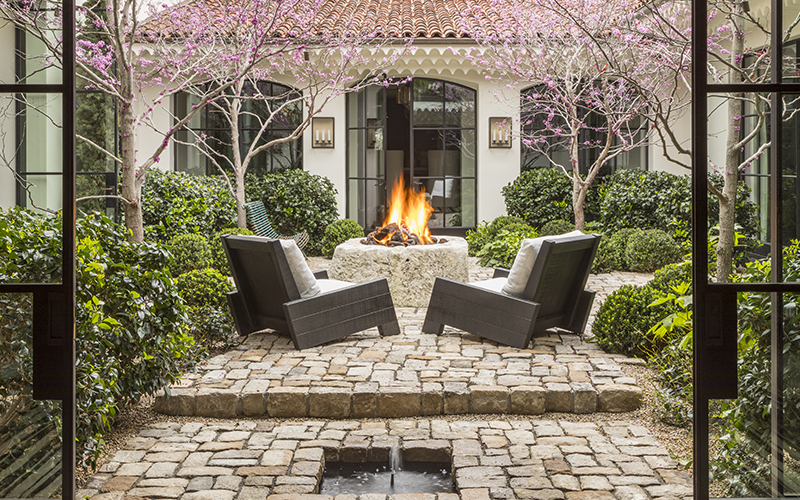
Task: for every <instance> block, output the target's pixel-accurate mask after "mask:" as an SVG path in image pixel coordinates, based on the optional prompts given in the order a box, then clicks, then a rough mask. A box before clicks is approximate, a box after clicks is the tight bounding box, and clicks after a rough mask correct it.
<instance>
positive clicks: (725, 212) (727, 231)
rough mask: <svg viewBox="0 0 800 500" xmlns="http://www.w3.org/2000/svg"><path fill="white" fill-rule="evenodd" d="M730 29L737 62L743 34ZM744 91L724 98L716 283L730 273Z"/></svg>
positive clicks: (736, 79)
mask: <svg viewBox="0 0 800 500" xmlns="http://www.w3.org/2000/svg"><path fill="white" fill-rule="evenodd" d="M731 30H732V32H733V37H732V42H731V61H732V62H733V63H734V64H738V61H739V58H741V56H742V54H743V53H744V34H742V33H741V32H740V31H739V29H738V27H737V26H736V23H735V22H731ZM729 80H730V83H741V81H742V76H741V74H740V73H739V72H738V71H732V72H731V76H730V78H729ZM743 97H744V94H741V93H736V94H732V95H730V97H729V99H728V136H727V141H726V142H727V143H726V150H725V171H724V172H723V177H724V178H723V183H724V184H723V187H722V196H720V198H719V241H718V242H717V249H716V254H717V272H716V280H717V282H719V283H727V282H729V281H730V274H731V272H733V246H734V243H735V221H736V218H735V216H736V213H735V212H736V210H735V206H736V187H737V184H738V182H739V154H740V151H739V150H740V146H739V141H740V140H741V137H740V131H739V128H740V126H741V125H742V124H743V122H742V113H743V110H744V101H743V100H742V99H743Z"/></svg>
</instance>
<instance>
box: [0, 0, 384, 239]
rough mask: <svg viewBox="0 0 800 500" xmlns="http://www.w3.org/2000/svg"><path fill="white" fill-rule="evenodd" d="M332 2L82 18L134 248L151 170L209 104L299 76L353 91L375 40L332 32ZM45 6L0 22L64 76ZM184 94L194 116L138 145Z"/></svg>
mask: <svg viewBox="0 0 800 500" xmlns="http://www.w3.org/2000/svg"><path fill="white" fill-rule="evenodd" d="M331 1H332V0H243V1H236V2H234V1H232V0H197V1H194V2H190V3H181V4H179V5H176V6H170V5H167V4H163V5H149V6H148V5H147V4H146V3H144V2H142V1H141V0H125V1H123V2H119V1H117V0H101V1H99V2H98V3H96V4H93V5H84V6H82V7H80V8H79V12H78V19H79V27H78V31H79V33H78V40H79V41H78V43H77V66H78V76H79V78H80V79H81V82H82V85H84V86H85V88H87V89H96V90H99V91H102V92H104V93H106V94H108V95H110V96H112V97H113V98H114V99H115V101H116V103H117V106H118V113H119V119H118V124H119V135H120V148H119V151H110V150H108V149H104V148H103V147H102V145H100V144H93V145H94V146H96V147H97V148H99V149H101V150H102V151H104V153H105V154H106V155H108V156H109V157H111V158H113V161H115V162H117V163H118V164H119V165H120V167H121V172H122V187H121V193H120V199H121V200H122V202H123V207H124V211H125V223H126V226H127V228H128V229H129V230H130V231H131V236H130V238H131V240H132V241H137V242H138V241H142V239H143V237H144V231H143V226H142V212H141V205H140V203H141V188H142V184H143V183H144V182H145V179H146V176H147V171H148V169H150V168H151V167H152V166H153V165H155V164H156V163H157V162H158V161H159V158H160V156H161V155H162V153H163V152H164V150H165V149H166V148H167V146H168V144H169V142H170V140H171V139H172V138H173V137H174V136H175V134H176V132H177V131H179V130H181V129H183V127H184V126H185V125H186V124H187V123H189V122H190V121H191V120H192V119H193V118H194V117H195V116H196V115H197V114H198V113H199V112H200V111H201V110H202V109H203V108H204V107H205V106H207V105H208V104H209V103H210V102H217V101H215V100H218V99H220V98H224V97H223V96H225V95H235V94H236V93H237V92H236V88H237V85H239V86H241V85H242V82H244V81H245V80H247V79H250V80H262V79H265V78H270V77H272V76H273V75H278V74H292V75H293V76H296V77H298V78H299V79H300V80H299V81H300V84H299V87H300V88H301V89H304V90H305V89H308V88H311V87H312V86H313V87H314V88H315V89H318V94H319V92H322V89H323V88H327V89H331V88H335V87H340V86H344V85H345V84H347V83H348V81H349V78H351V77H352V75H351V76H347V72H348V71H351V70H353V69H354V68H356V67H357V66H359V64H362V63H363V61H364V60H365V55H364V54H362V53H361V52H360V49H361V48H363V47H364V42H365V41H366V40H369V39H370V37H371V35H372V34H370V33H359V32H356V31H354V30H353V29H350V28H351V26H347V25H346V23H344V24H343V21H342V18H341V17H340V18H339V20H338V21H337V25H335V26H327V25H324V21H325V16H324V9H325V8H326V5H327V4H328V3H330V2H331ZM46 4H47V2H46V1H45V2H36V3H33V2H27V1H23V2H16V1H14V2H11V1H8V0H0V17H2V19H5V20H6V21H10V22H13V23H15V24H16V25H18V26H21V27H23V29H25V30H27V31H28V33H29V34H31V35H33V36H34V37H36V38H37V39H38V40H41V42H42V43H43V44H44V45H45V47H46V49H47V50H46V51H45V52H47V53H48V54H52V55H50V56H48V57H46V58H44V59H43V60H42V67H43V68H44V67H47V66H58V65H59V64H60V61H59V57H60V54H61V47H60V43H61V38H60V36H59V34H58V30H59V27H60V19H59V16H58V11H57V10H55V9H50V8H48V6H47V5H46ZM355 14H356V13H351V15H353V16H354V15H355ZM142 19H144V20H142ZM323 25H324V29H323ZM353 26H355V25H353ZM323 47H326V48H330V51H329V52H326V53H325V57H321V58H316V59H315V60H313V61H312V64H308V63H309V60H308V54H314V53H315V52H320V51H322V52H325V51H326V50H327V49H322V48H323ZM379 54H381V53H379V52H375V51H373V52H372V53H371V55H378V58H377V60H378V61H383V62H386V61H388V60H389V59H390V58H388V57H385V56H383V55H379ZM362 72H363V69H362ZM356 77H358V73H356ZM312 80H313V85H312V83H310V82H311V81H312ZM201 89H202V90H201ZM185 91H191V92H192V93H193V94H194V95H195V96H196V97H197V98H196V99H195V100H194V103H193V106H192V108H191V109H190V110H189V111H188V112H187V113H186V114H185V115H184V116H180V117H176V120H175V122H174V124H172V126H170V127H169V128H168V129H166V130H157V132H158V137H159V138H160V139H159V140H158V141H157V143H155V144H153V143H152V142H151V143H149V144H146V145H145V144H142V143H141V141H137V135H138V134H139V133H140V132H141V130H142V128H143V127H149V128H151V129H152V130H156V126H155V122H154V120H153V117H154V114H155V113H157V112H159V111H161V110H163V104H164V103H166V102H168V99H169V98H171V97H173V96H175V95H177V94H179V93H180V92H185ZM315 109H317V110H318V108H315ZM300 132H302V129H301V130H299V131H297V134H299V133H300ZM295 137H296V135H295ZM82 139H83V140H85V141H88V139H86V138H82ZM245 168H246V167H245ZM237 191H240V192H241V190H238V189H237Z"/></svg>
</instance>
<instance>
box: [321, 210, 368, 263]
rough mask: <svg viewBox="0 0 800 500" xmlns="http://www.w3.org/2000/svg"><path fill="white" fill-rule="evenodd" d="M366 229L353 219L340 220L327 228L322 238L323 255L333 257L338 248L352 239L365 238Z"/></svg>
mask: <svg viewBox="0 0 800 500" xmlns="http://www.w3.org/2000/svg"><path fill="white" fill-rule="evenodd" d="M363 237H364V228H363V227H361V224H359V223H358V222H356V221H354V220H352V219H340V220H337V221H334V222H333V223H331V224H330V225H329V226H328V227H326V228H325V235H324V236H323V237H322V253H323V254H325V255H327V256H328V257H333V252H334V250H336V247H337V246H339V245H341V244H342V243H344V242H345V241H347V240H349V239H352V238H363Z"/></svg>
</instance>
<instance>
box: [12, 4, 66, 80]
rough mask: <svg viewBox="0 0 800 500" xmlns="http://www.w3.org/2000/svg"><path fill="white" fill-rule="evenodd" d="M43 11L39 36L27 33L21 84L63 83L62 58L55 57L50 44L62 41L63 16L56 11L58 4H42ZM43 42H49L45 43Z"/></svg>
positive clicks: (40, 16)
mask: <svg viewBox="0 0 800 500" xmlns="http://www.w3.org/2000/svg"><path fill="white" fill-rule="evenodd" d="M40 5H41V6H42V9H43V10H41V11H40V12H39V13H38V14H37V17H38V18H39V20H40V21H41V22H40V23H39V24H37V28H39V29H40V31H37V33H38V35H34V34H32V33H30V32H26V33H25V35H24V37H25V42H24V43H25V48H24V50H25V58H24V60H22V61H20V62H21V68H20V70H21V72H20V73H21V76H20V79H21V80H20V83H28V84H58V83H61V68H60V62H59V59H60V58H55V57H53V53H52V50H51V49H50V48H48V45H49V44H52V43H54V41H55V40H56V39H60V38H61V36H62V34H61V14H60V13H59V12H58V11H57V10H56V9H55V7H56V4H54V3H47V2H42V4H40ZM43 40H47V43H45V42H44V41H43Z"/></svg>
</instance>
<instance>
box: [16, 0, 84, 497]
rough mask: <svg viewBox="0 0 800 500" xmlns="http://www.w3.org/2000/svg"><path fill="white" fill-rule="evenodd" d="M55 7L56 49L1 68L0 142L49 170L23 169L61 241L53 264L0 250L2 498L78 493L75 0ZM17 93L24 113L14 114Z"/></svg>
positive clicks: (33, 52)
mask: <svg viewBox="0 0 800 500" xmlns="http://www.w3.org/2000/svg"><path fill="white" fill-rule="evenodd" d="M58 7H59V10H60V11H61V14H60V20H61V23H62V25H61V30H60V31H61V36H62V38H61V42H62V43H61V44H60V47H62V48H63V50H62V51H61V54H58V55H55V54H50V53H47V52H46V50H45V49H44V46H43V45H42V46H41V47H38V49H41V50H37V47H34V46H33V45H28V46H27V47H25V49H26V51H25V52H26V54H25V55H26V57H27V58H29V59H36V58H38V59H39V61H38V62H36V61H32V63H31V64H29V65H27V66H28V68H29V73H27V72H26V70H25V69H24V68H25V65H23V66H22V68H23V69H22V70H20V68H19V67H18V68H17V71H16V74H15V75H13V76H11V77H0V104H1V109H2V110H3V111H2V112H1V113H0V120H4V121H5V123H4V125H6V126H7V125H8V124H9V123H18V124H19V123H21V124H22V125H18V126H17V127H16V130H15V136H16V137H14V138H11V137H9V136H4V141H3V142H4V144H3V146H2V147H8V146H9V144H7V143H6V141H8V140H9V139H11V141H12V144H13V141H15V140H16V141H19V142H22V141H23V140H24V141H27V142H28V143H29V144H35V145H36V147H35V148H29V151H28V152H29V154H28V158H27V160H28V162H29V163H31V162H36V161H45V160H46V164H47V170H46V171H42V172H40V174H41V175H38V177H37V176H36V175H33V174H31V175H28V176H27V180H29V181H35V186H29V188H28V189H27V190H25V195H26V196H27V197H28V198H27V199H28V200H30V201H31V203H32V204H35V205H37V207H38V208H39V209H42V210H45V211H49V212H53V217H54V218H56V219H57V220H58V221H59V222H56V223H54V225H55V226H56V227H58V226H59V225H60V226H61V227H62V230H61V232H57V233H56V234H52V235H49V234H45V235H44V238H51V239H52V240H53V241H54V244H53V246H58V247H60V249H61V255H60V259H56V263H54V264H53V265H52V266H48V267H46V268H45V267H44V266H43V264H42V261H43V259H42V258H41V256H38V255H37V254H36V252H35V251H31V250H33V249H28V248H21V247H19V246H12V247H11V248H10V249H7V248H3V249H2V250H1V251H2V252H3V253H2V256H1V257H2V258H3V259H13V261H14V262H15V263H16V264H17V265H18V266H19V267H20V268H21V269H22V270H23V271H24V273H19V274H16V273H14V272H13V271H10V272H9V273H7V274H6V275H4V276H2V277H0V498H56V497H59V498H65V499H73V498H75V213H76V207H75V170H76V169H75V108H76V104H77V102H76V92H75V87H76V79H75V3H74V1H73V0H64V1H63V3H61V4H60V5H58ZM51 17H52V16H51ZM57 18H58V16H57ZM0 29H6V30H8V29H12V30H13V29H14V28H13V27H11V26H10V25H9V24H6V25H5V26H3V27H0ZM17 36H24V31H23V30H19V31H18V32H17ZM14 45H15V44H14V43H11V44H0V52H2V53H3V54H4V56H3V57H1V58H0V60H2V61H6V62H8V61H14V60H15V52H14V50H15V47H14ZM43 60H48V61H53V60H59V61H60V63H61V65H60V67H48V66H47V65H42V64H41V61H43ZM45 68H46V69H45ZM3 74H8V73H3ZM23 101H24V102H25V103H26V107H25V113H26V115H25V118H26V119H25V120H21V121H19V120H17V119H16V118H18V117H19V114H18V110H19V109H20V107H19V106H17V104H18V103H20V102H23ZM12 110H17V112H11V111H12ZM45 113H46V115H47V117H48V119H47V120H42V119H41V117H42V116H44V114H45ZM15 114H17V116H16V117H15ZM6 129H7V128H6ZM32 156H34V157H33V158H32ZM40 166H41V165H40ZM4 187H10V186H4ZM3 232H5V233H6V234H4V241H3V243H2V244H3V245H5V244H7V243H8V241H11V242H12V243H13V242H14V241H17V240H15V235H14V234H11V233H13V230H12V231H9V228H8V227H5V226H3V227H2V228H0V233H3ZM6 237H7V239H6ZM34 275H35V276H37V277H36V279H30V278H27V276H34ZM33 281H35V282H33Z"/></svg>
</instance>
